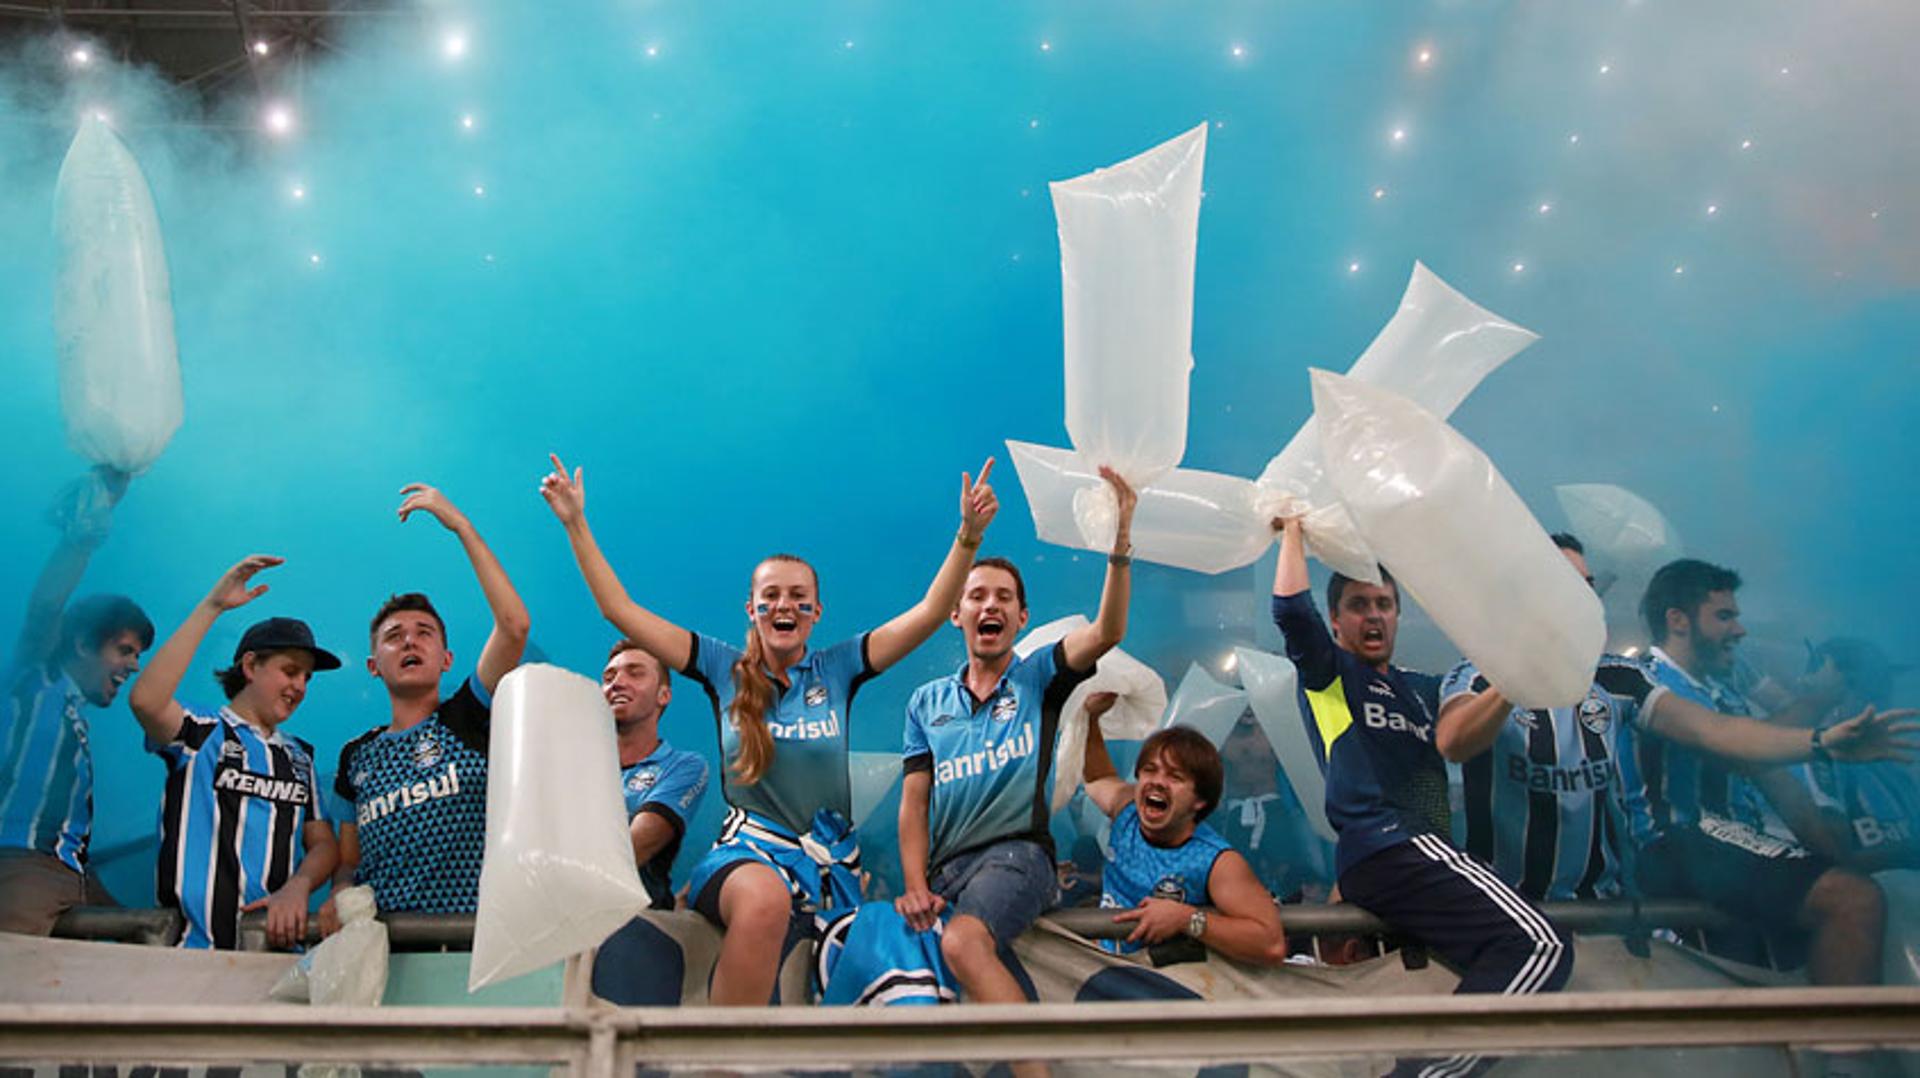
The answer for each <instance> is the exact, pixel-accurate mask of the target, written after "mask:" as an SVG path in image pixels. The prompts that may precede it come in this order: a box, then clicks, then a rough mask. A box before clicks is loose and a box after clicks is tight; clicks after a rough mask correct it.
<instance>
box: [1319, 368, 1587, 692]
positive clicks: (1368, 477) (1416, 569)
mask: <svg viewBox="0 0 1920 1078" xmlns="http://www.w3.org/2000/svg"><path fill="white" fill-rule="evenodd" d="M1313 407H1314V415H1315V416H1316V417H1317V418H1318V419H1319V420H1320V436H1321V441H1322V445H1323V447H1324V449H1325V453H1326V467H1327V479H1328V480H1329V482H1330V483H1331V484H1332V486H1333V489H1334V490H1335V491H1336V492H1337V493H1338V494H1339V496H1340V499H1341V500H1342V501H1344V502H1345V503H1346V505H1347V509H1348V510H1349V512H1351V513H1352V514H1353V519H1354V522H1355V523H1356V524H1357V525H1358V526H1359V528H1360V533H1361V535H1362V536H1363V537H1364V538H1365V539H1366V541H1367V544H1368V545H1369V546H1371V547H1372V548H1373V549H1374V551H1375V552H1376V553H1377V554H1378V555H1379V556H1380V561H1381V563H1382V564H1384V565H1385V566H1386V567H1387V568H1388V569H1390V570H1392V572H1393V575H1394V577H1395V578H1396V579H1397V580H1398V581H1399V584H1400V588H1401V591H1402V592H1403V593H1404V594H1405V595H1407V596H1408V597H1410V598H1412V599H1413V600H1414V601H1416V602H1418V603H1419V604H1420V606H1421V607H1422V608H1424V609H1425V610H1426V612H1427V613H1428V615H1430V616H1431V617H1432V618H1433V620H1434V623H1435V624H1437V625H1438V626H1439V627H1440V630H1441V631H1442V632H1444V633H1446V635H1447V637H1448V639H1450V640H1452V641H1453V643H1454V646H1456V647H1458V648H1459V649H1460V650H1461V652H1462V653H1463V654H1465V655H1466V657H1467V658H1469V659H1471V660H1473V662H1474V665H1476V666H1478V667H1479V668H1480V671H1481V672H1482V673H1484V674H1485V675H1486V677H1487V680H1488V681H1489V682H1491V683H1492V684H1493V685H1494V686H1495V687H1497V688H1498V689H1499V690H1500V691H1501V692H1502V693H1504V694H1505V695H1506V697H1507V698H1508V699H1509V700H1511V701H1513V703H1514V704H1516V705H1518V706H1520V707H1525V708H1541V707H1566V706H1570V705H1572V704H1574V703H1576V702H1578V701H1579V700H1580V698H1581V697H1583V696H1585V695H1586V693H1587V690H1588V688H1589V687H1591V686H1592V684H1593V670H1594V665H1595V664H1596V663H1597V662H1598V661H1599V659H1600V652H1601V649H1602V648H1603V647H1604V646H1605V644H1606V637H1607V628H1606V617H1605V614H1604V612H1603V611H1602V610H1601V607H1600V598H1599V596H1597V595H1595V594H1594V591H1593V589H1592V588H1590V587H1588V586H1587V582H1586V581H1585V580H1583V579H1581V577H1580V574H1579V573H1576V572H1574V570H1573V566H1572V565H1570V564H1568V562H1567V559H1566V558H1565V557H1564V556H1563V555H1561V553H1560V551H1559V550H1558V549H1557V548H1556V547H1555V546H1554V545H1553V540H1551V539H1549V538H1547V533H1546V531H1545V530H1544V529H1542V528H1541V527H1540V524H1539V522H1538V521H1536V520H1534V518H1533V514H1532V513H1530V512H1528V511H1527V507H1526V504H1525V503H1523V502H1522V501H1521V500H1520V497H1519V495H1517V494H1515V493H1514V492H1513V488H1512V487H1509V486H1508V485H1507V481H1506V480H1505V479H1504V478H1502V477H1501V475H1500V473H1499V471H1498V470H1497V469H1495V468H1494V466H1493V463H1492V462H1491V461H1489V460H1488V459H1487V457H1486V455H1485V454H1484V453H1482V452H1480V450H1479V448H1477V447H1476V446H1474V444H1473V443H1471V442H1469V441H1467V440H1466V439H1465V438H1463V437H1461V436H1460V435H1459V434H1458V433H1456V432H1455V431H1454V430H1453V429H1452V428H1451V427H1449V426H1447V425H1446V424H1445V423H1443V422H1441V421H1440V420H1439V419H1437V418H1435V417H1434V416H1433V414H1432V413H1430V412H1428V411H1426V410H1425V409H1423V408H1421V407H1420V406H1419V405H1417V404H1415V403H1413V402H1412V401H1409V400H1407V399H1406V398H1405V397H1401V396H1399V395H1397V394H1394V393H1391V392H1388V391H1386V390H1384V389H1380V388H1379V387H1377V386H1370V385H1367V384H1366V383H1364V382H1360V381H1357V380H1355V379H1352V378H1343V377H1341V376H1340V375H1337V374H1332V373H1330V372H1327V371H1314V372H1313Z"/></svg>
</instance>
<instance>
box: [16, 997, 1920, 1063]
mask: <svg viewBox="0 0 1920 1078" xmlns="http://www.w3.org/2000/svg"><path fill="white" fill-rule="evenodd" d="M1738 1045H1749V1046H1775V1047H1781V1048H1806V1047H1816V1046H1849V1047H1852V1046H1862V1045H1872V1046H1886V1047H1897V1048H1904V1049H1912V1048H1915V1047H1920V989H1913V988H1776V989H1721V990H1710V991H1651V992H1616V993H1563V994H1558V995H1541V996H1497V995H1476V996H1394V997H1374V996H1369V997H1350V998H1334V999H1325V998H1320V999H1271V1000H1215V1001H1197V1002H1179V1001H1156V1002H1152V1003H1099V1004H1086V1003H1052V1004H1031V1005H1026V1006H1020V1005H1013V1006H1005V1005H970V1006H964V1007H938V1008H904V1009H897V1010H889V1009H879V1008H795V1007H786V1008H781V1007H768V1008H717V1007H687V1008H608V1007H575V1008H490V1009H482V1010H473V1009H467V1008H395V1009H391V1010H385V1009H379V1008H351V1007H341V1008H327V1009H325V1010H324V1011H314V1010H310V1009H306V1008H298V1007H286V1006H278V1007H276V1006H247V1007H221V1008H192V1007H179V1006H164V1007H147V1006H135V1007H124V1006H123V1007H99V1006H85V1005H52V1006H47V1005H24V1006H22V1005H12V1006H3V1005H0V1060H21V1061H25V1060H34V1061H42V1062H45V1061H56V1060H57V1061H61V1062H68V1061H71V1062H80V1061H82V1060H84V1061H86V1062H91V1063H96V1064H105V1063H132V1062H141V1063H161V1064H168V1063H175V1062H180V1063H195V1064H207V1063H230V1062H258V1061H262V1060H274V1061H278V1060H298V1061H300V1062H306V1063H323V1062H340V1063H356V1062H365V1061H370V1060H378V1061H382V1062H386V1063H397V1064H405V1065H419V1066H430V1065H434V1064H452V1063H460V1064H469V1065H471V1064H481V1063H557V1064H567V1065H570V1066H571V1067H572V1069H573V1072H574V1074H575V1075H576V1076H579V1078H612V1076H615V1075H620V1074H632V1073H634V1067H635V1065H636V1064H637V1063H640V1062H644V1063H645V1064H646V1065H648V1066H649V1067H683V1066H722V1067H780V1068H791V1069H812V1070H819V1069H826V1068H829V1067H848V1066H854V1065H859V1064H881V1063H891V1064H902V1063H922V1062H952V1061H995V1060H1028V1059H1032V1060H1049V1061H1056V1060H1059V1061H1063V1060H1124V1061H1126V1062H1128V1063H1129V1064H1135V1065H1138V1064H1167V1065H1172V1066H1182V1067H1185V1068H1189V1069H1190V1068H1191V1067H1192V1066H1194V1065H1195V1064H1200V1063H1213V1062H1222V1063H1224V1062H1250V1061H1269V1060H1297V1059H1303V1058H1340V1057H1345V1058H1353V1057H1355V1056H1361V1055H1365V1056H1369V1057H1371V1056H1388V1055H1413V1054H1419V1055H1434V1054H1448V1053H1454V1052H1489V1053H1496V1054H1527V1053H1536V1052H1564V1051H1572V1050H1581V1049H1606V1048H1716V1047H1730V1046H1738Z"/></svg>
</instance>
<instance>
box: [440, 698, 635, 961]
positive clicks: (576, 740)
mask: <svg viewBox="0 0 1920 1078" xmlns="http://www.w3.org/2000/svg"><path fill="white" fill-rule="evenodd" d="M492 725H493V729H492V734H491V738H490V740H489V741H488V758H489V760H490V761H491V762H490V765H489V768H488V772H489V776H488V783H487V845H486V854H485V858H484V860H483V861H482V862H481V869H480V904H479V910H478V912H477V915H476V916H475V918H474V927H473V962H472V966H471V968H470V971H469V973H468V977H467V990H468V991H469V992H473V991H477V990H479V989H481V988H484V987H486V986H487V985H490V984H496V983H498V982H500V981H504V980H507V979H508V978H510V977H517V976H519V975H520V974H523V973H527V972H530V971H532V970H536V969H539V968H541V967H543V966H548V965H551V964H553V963H555V962H558V961H560V960H562V959H565V958H567V957H568V956H570V955H574V954H578V953H580V952H581V951H585V950H587V949H588V948H590V947H595V946H598V945H599V944H600V942H601V941H602V940H604V939H606V938H607V936H608V935H609V934H611V933H612V932H613V930H614V929H616V928H619V927H620V926H621V925H623V924H626V923H627V922H628V921H630V920H632V919H633V918H634V915H636V914H638V913H639V912H640V911H641V910H643V909H646V908H647V905H648V900H647V891H646V888H645V887H643V886H641V884H640V871H639V869H638V868H637V867H636V866H635V864H634V860H633V840H632V838H631V837H630V836H629V835H628V832H627V811H626V801H625V798H624V797H623V796H622V794H621V791H620V750H619V746H618V745H617V743H616V742H615V739H614V732H613V713H612V712H610V711H608V710H607V704H606V700H605V699H603V698H602V697H601V695H600V686H598V685H596V684H594V683H593V682H592V681H590V680H588V679H586V678H584V677H581V676H580V675H579V674H575V673H572V672H570V671H567V670H562V669H560V668H558V667H554V666H547V665H545V664H534V665H529V666H522V667H520V668H518V669H516V670H514V671H513V672H512V673H509V674H508V675H507V676H506V677H504V678H501V679H500V685H499V687H498V688H497V689H495V690H494V694H493V724H492Z"/></svg>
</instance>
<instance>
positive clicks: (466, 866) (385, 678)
mask: <svg viewBox="0 0 1920 1078" xmlns="http://www.w3.org/2000/svg"><path fill="white" fill-rule="evenodd" d="M401 494H402V495H403V499H404V500H402V501H401V503H400V510H399V515H400V519H401V521H402V522H404V521H405V520H406V519H407V518H408V517H409V516H411V515H412V514H414V513H425V514H427V515H428V516H430V517H432V518H433V519H434V520H436V521H438V522H439V523H440V525H441V526H442V527H444V528H446V529H447V530H448V531H450V532H452V533H453V535H454V537H455V538H457V539H459V540H460V547H461V549H462V550H463V551H464V552H465V553H466V556H467V561H468V562H469V563H470V564H471V565H472V566H473V573H474V577H475V579H476V580H478V581H479V584H480V591H481V593H482V594H483V595H485V597H486V600H487V608H488V610H489V611H491V612H492V614H493V627H492V631H491V632H489V633H488V635H487V642H486V644H485V645H483V646H482V647H481V649H480V660H479V662H477V663H475V664H474V668H473V674H472V675H471V676H469V677H467V678H466V679H465V680H464V681H462V683H461V685H460V687H459V688H458V689H457V690H455V691H454V693H453V695H452V696H449V697H447V698H445V699H444V700H443V699H441V696H440V678H441V676H442V675H444V674H445V673H446V672H447V671H448V670H450V669H452V668H453V650H452V645H451V644H450V643H449V641H448V639H447V627H446V623H445V622H444V621H442V620H441V618H440V613H439V611H437V610H435V609H434V606H433V603H432V602H431V601H430V600H428V598H427V597H426V596H425V595H422V594H420V593H419V592H407V593H405V594H401V595H395V596H391V597H390V598H388V600H387V601H386V602H385V603H383V604H382V605H381V607H380V609H379V610H378V611H377V612H376V613H375V614H374V616H373V623H372V625H371V626H370V627H369V637H370V642H371V645H372V648H373V654H372V655H370V656H368V657H367V672H368V673H370V674H371V675H373V676H374V677H376V678H378V679H379V680H380V683H381V685H382V686H383V687H385V689H386V691H387V703H388V708H389V711H390V712H391V718H390V721H388V722H387V723H385V724H383V725H381V726H376V727H374V728H373V729H371V730H369V731H367V732H366V733H364V734H362V735H360V736H359V737H357V738H355V739H353V740H352V741H349V742H348V743H347V745H346V747H345V748H343V749H342V750H340V764H339V770H338V772H337V773H336V775H335V776H334V791H335V792H336V793H338V794H339V795H340V797H341V798H342V799H343V800H344V801H345V802H347V803H348V804H349V805H351V806H353V809H352V814H351V816H349V817H347V818H343V819H342V820H341V822H340V867H339V868H338V869H337V870H336V871H335V872H334V880H333V883H334V889H335V890H336V891H337V890H339V889H341V888H343V887H346V886H349V885H351V884H355V883H364V884H367V885H369V886H371V887H372V888H373V894H374V901H375V902H377V903H378V904H379V907H380V909H382V910H418V911H421V912H424V913H472V912H473V911H474V909H475V908H476V907H477V905H478V903H479V897H480V861H481V857H482V855H483V854H484V853H485V850H486V837H487V748H488V736H489V735H488V731H489V729H490V725H491V723H492V717H493V690H494V687H495V686H497V685H499V684H500V679H501V678H503V677H505V676H506V675H507V672H508V671H509V670H512V669H513V668H514V667H515V666H517V665H519V663H520V655H521V653H522V652H524V651H525V650H526V646H527V634H528V633H529V632H530V631H531V629H530V624H529V619H528V617H527V607H526V604H525V603H522V602H521V601H520V595H519V593H518V592H516V591H514V589H513V582H512V581H511V580H509V579H507V573H506V570H505V569H502V568H501V567H500V562H499V559H497V558H495V557H494V556H493V551H492V550H490V549H488V547H487V544H486V542H485V541H484V540H482V539H481V538H480V533H479V531H478V530H477V529H475V528H474V526H473V522H472V521H470V520H468V519H467V515H466V514H465V513H462V512H461V511H460V510H459V508H458V507H457V506H455V505H454V504H453V502H452V501H450V500H449V499H448V498H447V497H446V496H445V495H444V494H442V493H440V492H439V491H438V490H435V489H434V488H432V487H430V486H427V485H426V484H424V483H410V484H408V485H407V486H405V487H403V488H402V489H401ZM320 923H321V927H322V928H323V929H325V930H326V931H328V932H332V931H333V930H334V929H336V928H338V927H339V920H338V916H337V913H336V911H335V909H334V906H333V900H332V899H331V898H329V899H328V900H327V902H326V904H325V905H323V906H321V907H320Z"/></svg>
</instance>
